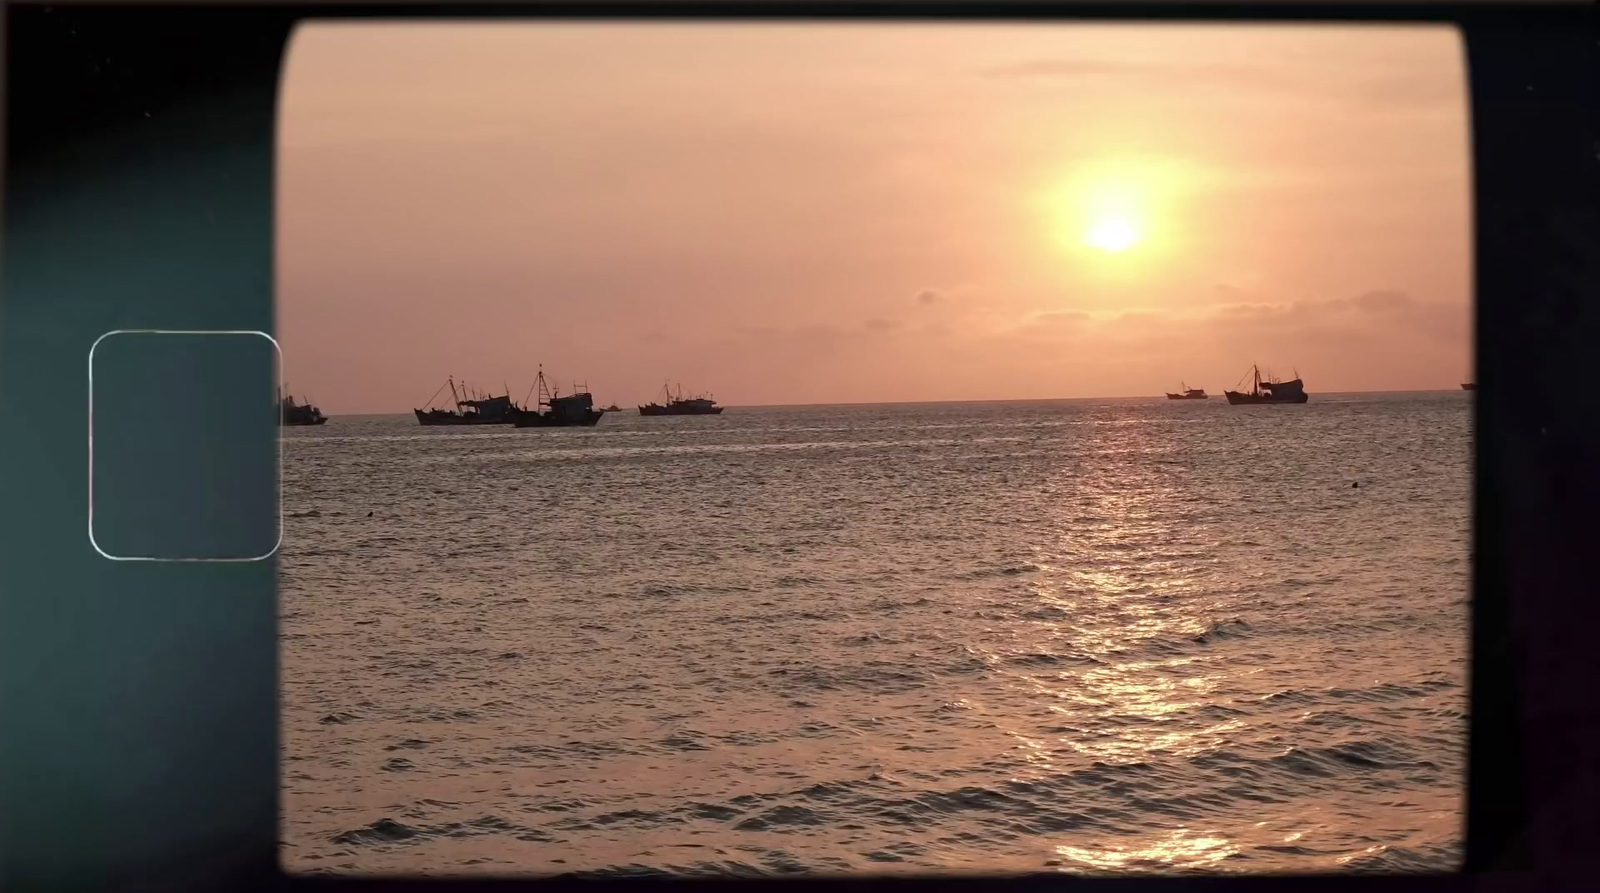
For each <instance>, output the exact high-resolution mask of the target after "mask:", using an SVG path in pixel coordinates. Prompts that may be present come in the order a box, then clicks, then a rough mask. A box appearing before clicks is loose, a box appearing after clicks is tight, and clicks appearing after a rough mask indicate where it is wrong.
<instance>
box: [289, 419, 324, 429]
mask: <svg viewBox="0 0 1600 893" xmlns="http://www.w3.org/2000/svg"><path fill="white" fill-rule="evenodd" d="M327 423H328V419H327V417H326V416H323V417H322V418H317V419H284V420H283V427H285V428H301V427H304V426H306V425H325V424H327Z"/></svg>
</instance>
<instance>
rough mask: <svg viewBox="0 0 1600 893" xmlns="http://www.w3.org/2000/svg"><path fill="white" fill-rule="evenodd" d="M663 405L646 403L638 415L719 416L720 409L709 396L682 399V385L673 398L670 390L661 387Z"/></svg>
mask: <svg viewBox="0 0 1600 893" xmlns="http://www.w3.org/2000/svg"><path fill="white" fill-rule="evenodd" d="M661 396H662V398H663V399H664V400H665V402H663V403H646V404H645V405H643V406H641V407H639V415H721V414H722V407H720V406H718V405H717V401H715V400H713V399H711V398H710V396H695V397H690V398H688V399H684V396H683V385H679V386H678V394H677V396H673V394H672V391H671V389H669V388H668V387H667V386H666V385H662V386H661Z"/></svg>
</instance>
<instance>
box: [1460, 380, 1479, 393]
mask: <svg viewBox="0 0 1600 893" xmlns="http://www.w3.org/2000/svg"><path fill="white" fill-rule="evenodd" d="M1477 389H1478V383H1477V382H1475V381H1466V382H1462V383H1461V390H1463V391H1476V390H1477Z"/></svg>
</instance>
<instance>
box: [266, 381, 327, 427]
mask: <svg viewBox="0 0 1600 893" xmlns="http://www.w3.org/2000/svg"><path fill="white" fill-rule="evenodd" d="M327 421H328V417H327V416H325V415H323V414H322V410H320V409H318V408H316V407H315V406H312V405H311V401H309V400H307V401H306V402H305V403H296V402H294V397H293V396H292V395H289V394H285V393H283V392H282V391H281V390H280V391H279V393H278V424H279V426H287V427H295V426H300V425H323V424H326V423H327Z"/></svg>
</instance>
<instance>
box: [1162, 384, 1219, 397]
mask: <svg viewBox="0 0 1600 893" xmlns="http://www.w3.org/2000/svg"><path fill="white" fill-rule="evenodd" d="M1178 388H1179V390H1178V393H1176V394H1174V393H1172V392H1171V391H1168V392H1167V399H1168V400H1210V399H1211V395H1209V394H1207V393H1206V389H1205V388H1191V387H1189V386H1188V385H1186V384H1183V383H1182V382H1179V383H1178Z"/></svg>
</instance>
